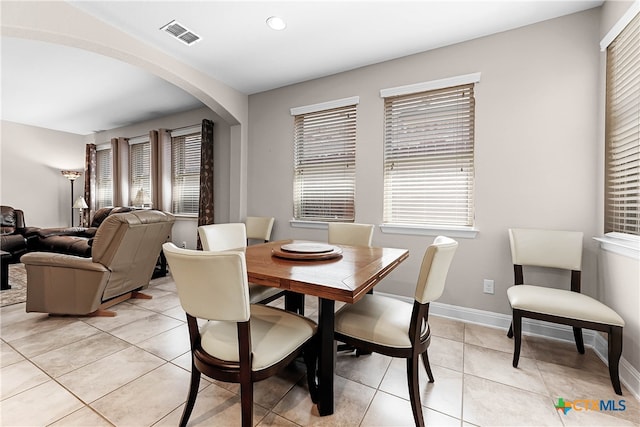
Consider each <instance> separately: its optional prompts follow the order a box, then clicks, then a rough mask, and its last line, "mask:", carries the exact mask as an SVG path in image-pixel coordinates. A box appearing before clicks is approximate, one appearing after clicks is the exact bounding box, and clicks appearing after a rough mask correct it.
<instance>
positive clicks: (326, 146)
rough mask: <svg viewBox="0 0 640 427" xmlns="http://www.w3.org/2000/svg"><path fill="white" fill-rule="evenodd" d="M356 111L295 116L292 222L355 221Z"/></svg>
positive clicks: (350, 107) (344, 109)
mask: <svg viewBox="0 0 640 427" xmlns="http://www.w3.org/2000/svg"><path fill="white" fill-rule="evenodd" d="M356 107H357V105H347V106H342V107H338V108H332V109H328V110H322V111H315V112H309V113H304V114H299V115H296V116H295V122H294V123H295V124H294V126H295V131H294V143H295V148H294V183H293V202H294V203H293V204H294V208H293V209H294V212H293V215H294V218H295V219H297V220H310V221H353V220H354V219H355V207H354V205H355V160H356Z"/></svg>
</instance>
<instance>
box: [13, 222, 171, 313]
mask: <svg viewBox="0 0 640 427" xmlns="http://www.w3.org/2000/svg"><path fill="white" fill-rule="evenodd" d="M174 220H175V218H174V216H173V215H171V214H169V213H166V212H162V211H157V210H136V211H132V212H128V213H121V214H114V215H110V216H109V217H108V218H107V219H105V220H104V221H103V222H102V224H101V225H100V227H99V228H98V230H97V231H96V234H95V237H94V239H93V245H92V251H91V258H83V257H79V256H73V255H66V254H58V253H48V252H32V253H28V254H26V255H24V256H23V257H22V259H21V261H22V262H23V263H24V265H25V267H26V269H27V306H26V311H27V312H33V311H35V312H41V313H51V314H72V315H87V314H103V315H111V316H113V315H115V313H113V312H109V311H105V310H104V309H106V308H108V307H110V306H111V305H114V304H117V303H118V302H121V301H124V300H125V299H127V298H129V297H132V296H135V295H136V294H135V293H134V292H137V291H139V290H141V289H144V288H146V287H147V286H148V284H149V280H150V279H151V275H152V273H153V270H154V267H155V264H156V260H157V259H158V255H159V254H160V250H161V249H162V244H163V243H165V242H166V241H168V240H169V239H170V235H171V228H172V226H173V222H174Z"/></svg>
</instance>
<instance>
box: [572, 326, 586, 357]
mask: <svg viewBox="0 0 640 427" xmlns="http://www.w3.org/2000/svg"><path fill="white" fill-rule="evenodd" d="M573 338H574V339H575V340H576V348H577V349H578V353H580V354H584V340H583V339H582V328H576V327H574V328H573Z"/></svg>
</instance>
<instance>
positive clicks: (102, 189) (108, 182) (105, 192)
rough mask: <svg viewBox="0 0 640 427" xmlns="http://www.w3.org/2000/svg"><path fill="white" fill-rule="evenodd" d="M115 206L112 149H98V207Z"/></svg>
mask: <svg viewBox="0 0 640 427" xmlns="http://www.w3.org/2000/svg"><path fill="white" fill-rule="evenodd" d="M107 206H113V168H112V157H111V149H110V148H109V149H106V150H98V151H96V208H97V209H100V208H104V207H107Z"/></svg>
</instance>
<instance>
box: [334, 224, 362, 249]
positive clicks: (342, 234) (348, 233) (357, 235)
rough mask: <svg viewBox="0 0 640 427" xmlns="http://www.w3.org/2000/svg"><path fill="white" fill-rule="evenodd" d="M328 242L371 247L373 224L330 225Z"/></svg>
mask: <svg viewBox="0 0 640 427" xmlns="http://www.w3.org/2000/svg"><path fill="white" fill-rule="evenodd" d="M328 230H329V231H328V239H327V240H328V242H329V243H330V244H334V245H349V246H371V239H372V237H373V224H358V223H355V222H330V223H328Z"/></svg>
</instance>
